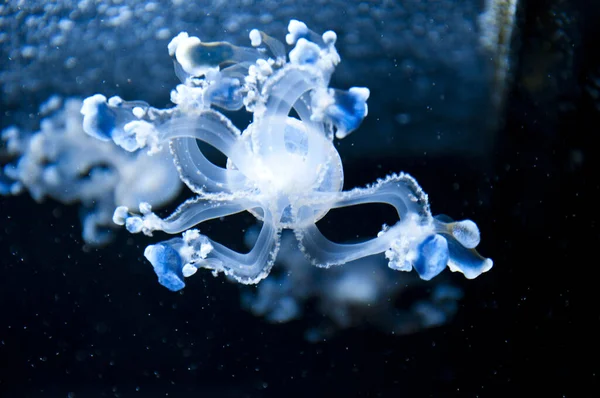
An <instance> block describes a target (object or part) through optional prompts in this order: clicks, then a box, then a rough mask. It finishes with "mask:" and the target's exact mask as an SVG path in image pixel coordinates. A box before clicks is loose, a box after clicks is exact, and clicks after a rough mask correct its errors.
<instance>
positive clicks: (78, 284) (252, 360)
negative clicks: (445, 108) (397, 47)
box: [0, 1, 600, 397]
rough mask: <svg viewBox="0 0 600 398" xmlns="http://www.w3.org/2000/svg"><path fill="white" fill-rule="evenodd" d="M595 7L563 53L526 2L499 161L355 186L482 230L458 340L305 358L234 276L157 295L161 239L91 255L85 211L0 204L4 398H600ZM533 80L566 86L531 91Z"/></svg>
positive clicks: (343, 347)
mask: <svg viewBox="0 0 600 398" xmlns="http://www.w3.org/2000/svg"><path fill="white" fill-rule="evenodd" d="M585 3H586V2H579V3H577V2H574V3H572V4H571V5H570V6H569V7H566V9H568V10H569V12H571V13H572V14H571V15H572V16H575V17H576V18H577V26H578V28H577V29H576V30H573V29H571V30H570V31H563V33H564V34H565V35H566V36H567V39H568V40H566V42H557V41H554V39H553V38H555V37H556V34H557V32H558V31H560V30H561V28H560V26H557V23H556V21H557V19H556V18H553V17H552V16H551V15H549V13H548V12H547V10H548V8H549V6H550V5H551V4H555V5H556V4H559V5H560V4H563V2H560V1H552V2H551V1H542V2H528V3H526V5H525V7H524V9H523V10H522V16H521V18H522V19H521V21H520V25H519V26H520V31H519V33H518V46H517V48H518V50H517V51H516V54H515V60H516V63H515V68H514V81H513V84H512V85H511V88H510V90H509V94H508V97H507V102H506V109H505V112H504V114H505V118H504V124H503V127H502V129H501V131H500V132H499V134H498V136H497V138H496V143H495V145H494V150H493V152H492V153H491V154H490V155H489V159H488V160H489V162H487V163H485V164H482V162H480V161H475V160H472V159H468V158H467V159H465V158H462V159H457V158H450V157H449V158H439V157H436V158H429V157H427V156H426V155H425V156H422V157H419V158H401V159H399V158H384V159H378V160H377V162H370V163H369V162H366V163H365V162H362V163H358V162H350V163H346V164H345V175H346V187H353V186H357V185H364V184H365V183H368V182H371V181H373V180H374V179H375V178H377V177H382V176H384V175H385V174H388V173H390V172H393V171H399V170H404V171H407V172H410V173H411V174H412V175H414V176H415V177H416V178H417V180H418V181H419V182H420V184H421V185H422V186H423V187H424V188H425V190H426V191H427V192H428V194H429V196H430V198H431V202H432V203H431V204H432V209H434V211H435V212H436V213H446V214H451V215H452V216H454V217H455V218H471V219H473V220H475V221H476V222H477V224H478V225H479V228H480V230H481V232H482V244H481V246H480V252H481V253H483V254H484V255H486V256H489V257H491V258H493V259H494V268H493V269H492V270H491V271H490V272H488V273H487V274H484V275H482V276H481V277H479V278H478V279H476V280H473V281H466V280H464V278H462V276H460V275H452V277H453V281H455V282H456V283H457V284H460V286H461V287H462V288H463V289H464V292H465V298H464V299H463V300H462V302H461V308H460V310H459V312H458V315H457V316H456V317H455V318H454V319H453V320H452V321H450V322H449V323H448V324H447V325H444V326H443V327H440V328H436V329H433V330H428V331H423V332H420V333H417V334H415V335H410V336H403V337H394V336H388V335H385V334H382V333H380V332H376V331H373V330H369V329H367V328H355V329H352V330H348V331H343V332H340V333H338V334H337V335H335V336H334V337H333V338H332V339H330V340H328V341H324V342H321V343H316V344H315V343H308V342H306V341H305V340H304V339H303V331H304V330H305V329H306V327H307V324H308V323H309V321H310V320H307V319H304V320H300V321H294V322H290V323H288V324H284V325H271V324H268V323H266V322H265V321H264V320H262V319H260V318H256V317H254V316H252V315H251V314H249V313H247V312H245V311H243V310H242V309H241V308H240V305H239V290H238V288H237V287H236V286H235V285H233V284H231V283H228V282H226V281H225V280H224V279H223V278H222V277H219V278H213V277H212V276H211V274H210V273H208V272H204V273H201V272H199V273H198V274H197V275H196V276H195V277H194V278H192V279H190V283H189V284H188V287H187V288H186V289H185V290H184V291H183V292H181V293H176V294H174V293H171V292H169V291H167V290H166V289H164V288H162V287H161V286H159V285H158V283H157V282H156V280H155V276H154V274H153V273H152V272H151V270H150V266H149V265H148V264H147V263H146V262H145V260H144V259H143V257H142V253H143V247H144V246H145V245H146V244H148V243H149V242H150V241H151V240H150V239H148V240H146V239H144V238H140V237H132V236H130V235H128V234H127V233H126V232H124V231H121V232H119V235H118V238H117V241H116V242H115V243H113V244H112V245H110V246H108V247H106V248H102V249H91V250H85V249H82V247H83V243H82V241H81V238H80V229H79V218H78V214H77V209H76V208H75V207H66V206H62V205H59V204H57V203H54V202H51V201H49V202H45V203H44V204H42V205H37V204H35V203H34V202H33V201H32V200H31V199H30V198H29V197H28V196H26V195H24V196H21V197H13V198H2V199H1V200H0V215H1V217H2V224H1V225H0V227H1V228H0V294H1V297H0V316H1V319H0V396H6V397H21V396H27V397H67V396H68V397H113V396H118V397H135V396H139V397H155V396H156V397H158V396H161V397H164V396H171V397H280V396H293V397H295V396H307V395H311V396H333V397H338V396H340V397H355V396H356V397H367V396H368V397H371V396H372V397H392V396H394V397H397V396H405V397H454V396H456V397H525V396H540V397H597V396H600V388H599V386H598V372H599V371H600V369H599V368H600V366H599V365H598V362H597V357H598V354H599V353H600V350H599V345H598V343H597V338H598V335H599V334H598V333H599V332H600V328H598V321H599V316H600V311H599V310H598V307H597V303H598V296H597V291H598V288H597V284H596V283H595V280H594V274H595V273H596V272H597V271H596V269H597V268H598V265H599V260H598V255H597V248H598V247H600V239H599V234H598V217H597V209H596V205H597V203H598V197H599V196H598V190H599V189H600V186H599V183H598V177H597V174H596V173H595V171H596V170H598V168H597V163H598V161H597V156H596V153H595V152H596V150H597V146H595V145H592V142H593V141H595V140H596V139H595V137H596V135H597V134H598V121H599V120H600V118H599V117H598V116H599V111H598V105H599V102H598V101H597V100H596V99H595V98H594V92H595V91H594V90H595V89H594V87H596V85H595V83H594V79H599V78H600V74H599V73H600V72H599V71H600V60H599V58H598V51H597V43H598V39H599V38H600V32H599V29H598V24H597V21H598V20H599V19H598V17H600V13H599V12H598V7H597V6H596V7H591V6H589V5H588V4H585ZM590 3H591V2H590ZM563 5H564V4H563ZM554 17H556V16H554ZM569 40H570V41H569ZM557 43H558V44H557ZM569 43H570V44H569ZM569 48H570V49H571V52H570V53H569V51H570V50H569ZM567 53H569V54H571V56H570V58H571V60H572V62H570V63H569V62H565V59H566V58H569V56H568V54H567ZM536 73H537V74H539V73H543V74H544V75H546V76H548V79H550V80H552V81H553V82H554V83H553V84H547V85H543V86H541V87H540V86H535V85H534V84H532V75H535V74H536ZM356 134H360V131H359V132H358V133H356ZM340 151H341V153H342V155H343V148H342V149H341V150H340ZM456 184H458V185H456ZM457 187H458V188H457ZM222 228H223V229H224V230H222V231H220V232H219V233H223V234H226V233H228V231H227V230H226V229H227V227H225V226H223V227H222ZM68 394H71V395H68Z"/></svg>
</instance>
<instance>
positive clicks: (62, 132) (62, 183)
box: [0, 96, 182, 246]
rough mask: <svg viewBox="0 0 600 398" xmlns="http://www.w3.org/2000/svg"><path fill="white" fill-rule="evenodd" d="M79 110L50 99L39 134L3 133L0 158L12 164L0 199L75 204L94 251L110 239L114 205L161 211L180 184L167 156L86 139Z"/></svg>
mask: <svg viewBox="0 0 600 398" xmlns="http://www.w3.org/2000/svg"><path fill="white" fill-rule="evenodd" d="M63 102H64V104H63ZM81 106H82V101H81V99H76V98H69V99H67V100H65V101H63V100H62V99H61V98H60V97H58V96H54V97H51V98H50V99H49V100H48V101H46V102H45V103H44V104H43V105H42V106H41V107H40V114H42V115H44V116H45V118H44V119H43V120H42V121H41V123H40V130H39V131H36V132H33V133H31V132H27V131H24V130H22V129H19V128H17V127H15V126H12V127H9V128H7V129H5V130H4V131H2V133H1V138H2V142H3V143H4V149H3V151H2V152H3V153H2V155H3V156H4V157H6V158H8V159H11V160H12V161H10V162H9V163H8V164H5V165H4V166H3V167H0V194H3V195H17V194H20V193H22V192H24V191H27V192H29V194H30V195H31V196H32V197H33V199H35V200H36V201H38V202H40V201H42V200H44V199H45V198H51V199H54V200H57V201H59V202H61V203H64V204H75V203H78V204H80V205H81V207H82V208H83V211H82V224H83V228H82V229H83V232H82V234H83V239H84V241H85V242H86V243H87V244H90V245H95V246H98V245H102V244H105V243H107V242H108V241H109V240H110V238H111V236H112V234H111V230H112V229H114V228H115V224H114V223H113V222H112V215H113V212H114V209H115V207H116V206H121V205H122V206H135V205H137V204H138V203H139V202H140V201H143V202H149V203H152V204H153V205H154V206H157V207H158V206H162V205H163V204H166V203H168V202H169V201H171V200H172V199H173V198H174V197H175V196H177V194H178V193H179V191H180V188H181V185H182V184H181V182H180V180H179V178H178V176H177V172H176V169H175V167H174V166H173V164H172V160H171V156H170V155H169V154H168V152H167V151H163V152H162V153H160V154H157V155H155V156H149V155H148V154H146V153H145V152H138V153H129V152H127V151H124V150H123V149H121V148H119V147H117V146H115V145H112V144H110V143H104V142H99V141H98V140H95V139H93V138H92V137H90V136H88V135H87V134H85V133H84V132H83V128H82V122H83V118H82V116H81V113H80V110H81ZM148 170H152V173H147V171H148Z"/></svg>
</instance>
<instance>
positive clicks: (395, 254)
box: [82, 20, 492, 291]
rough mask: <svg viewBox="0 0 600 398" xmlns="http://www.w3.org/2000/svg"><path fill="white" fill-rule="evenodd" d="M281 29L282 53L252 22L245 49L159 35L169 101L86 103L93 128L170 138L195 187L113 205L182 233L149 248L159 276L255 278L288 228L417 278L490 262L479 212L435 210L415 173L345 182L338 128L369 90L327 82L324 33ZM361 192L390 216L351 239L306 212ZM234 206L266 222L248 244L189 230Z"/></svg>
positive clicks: (344, 254) (322, 251)
mask: <svg viewBox="0 0 600 398" xmlns="http://www.w3.org/2000/svg"><path fill="white" fill-rule="evenodd" d="M288 31H289V33H288V34H287V35H286V43H287V45H288V46H290V47H291V50H290V51H289V54H287V55H286V53H285V46H284V45H283V44H282V43H281V42H279V41H277V40H276V39H274V38H272V37H270V36H268V35H266V34H265V33H263V32H260V31H258V30H256V29H253V30H252V31H251V32H250V35H249V36H250V42H251V47H237V46H234V45H232V44H230V43H227V42H214V43H205V42H202V41H201V40H200V39H199V38H197V37H190V36H189V35H188V34H187V33H185V32H184V33H180V34H179V35H178V36H176V37H175V38H174V39H173V40H172V41H171V42H170V44H169V46H168V50H169V54H170V55H171V57H172V58H173V60H174V64H175V72H176V74H177V76H178V77H179V79H180V80H181V84H180V85H178V86H177V87H176V88H175V89H174V90H173V91H172V92H171V100H172V102H173V103H174V106H173V107H171V108H168V109H157V108H153V107H151V106H149V105H148V104H146V103H144V102H139V101H136V102H128V101H124V100H122V99H121V98H119V97H112V98H110V99H106V97H104V96H102V95H100V94H97V95H94V96H92V97H89V98H87V99H86V100H85V101H84V104H83V107H82V113H83V115H84V122H83V124H84V130H85V131H86V132H87V133H88V134H89V135H91V136H94V137H96V138H98V139H101V140H104V141H109V140H112V141H113V142H114V143H115V144H117V145H119V146H121V147H122V148H124V149H126V150H128V151H139V150H145V151H148V153H150V154H152V153H155V152H158V151H160V150H161V149H162V148H163V147H164V146H165V145H168V146H169V147H170V150H171V154H172V156H173V159H174V163H175V165H176V167H177V170H178V173H179V176H180V178H181V180H182V181H183V182H184V183H185V184H186V185H187V186H188V187H189V189H190V190H191V191H192V192H194V193H195V194H196V195H197V196H196V197H194V198H192V199H189V200H187V201H186V202H184V203H183V204H182V205H180V206H179V208H178V209H177V210H176V211H175V212H174V213H173V214H171V215H170V216H168V217H166V218H160V217H159V216H158V215H156V214H155V213H154V212H152V208H151V206H150V205H149V204H148V203H140V205H139V212H132V211H131V210H130V209H129V208H127V207H123V206H121V207H118V208H117V209H116V211H115V213H114V217H113V220H114V222H115V223H117V224H119V225H124V226H125V227H126V228H127V230H128V231H130V232H132V233H139V232H143V233H144V234H146V235H152V233H153V232H155V231H163V232H166V233H168V234H182V235H181V237H176V238H173V239H170V240H167V241H164V242H160V243H157V244H154V245H151V246H148V247H147V248H146V250H145V253H144V254H145V257H146V258H147V259H148V260H149V261H150V263H152V265H153V267H154V270H155V272H156V274H157V275H158V279H159V282H160V283H161V284H162V285H164V286H165V287H167V288H168V289H170V290H173V291H177V290H180V289H182V288H183V287H184V286H185V278H187V277H189V276H191V275H193V274H194V273H195V272H196V271H197V269H199V268H204V269H209V270H212V271H213V272H214V273H220V272H222V273H224V274H226V275H227V276H228V277H230V278H232V279H234V280H236V281H238V282H240V283H244V284H255V283H258V282H259V281H261V280H262V279H264V278H266V277H267V276H268V274H269V272H270V270H271V267H272V265H273V263H274V261H275V258H276V256H277V252H278V249H279V244H280V238H281V232H282V230H286V229H287V230H292V231H293V232H294V234H295V237H296V239H297V241H298V249H299V250H301V251H302V253H303V254H304V255H305V256H306V257H307V259H309V261H310V263H312V264H313V265H315V266H318V267H323V268H328V267H331V266H335V265H342V264H345V263H347V262H350V261H353V260H358V259H361V258H364V257H367V256H372V255H377V254H380V255H383V256H385V258H386V259H387V260H388V262H389V263H388V264H389V267H390V268H392V269H394V270H399V271H411V270H412V269H413V268H414V269H415V270H416V272H417V273H418V274H419V276H420V277H421V278H422V279H425V280H429V279H431V278H433V277H435V276H436V275H437V274H439V273H440V272H441V271H442V270H443V269H444V268H446V267H447V266H448V267H449V268H450V269H451V270H452V271H459V272H462V273H463V274H464V275H465V276H466V277H467V278H475V277H476V276H478V275H480V274H481V273H482V272H485V271H487V270H489V269H490V268H491V267H492V261H491V260H490V259H486V258H483V257H481V256H480V255H479V254H478V253H477V251H476V250H475V247H476V246H477V245H478V243H479V230H478V228H477V226H476V225H475V223H474V222H472V221H470V220H466V221H459V222H453V221H450V220H448V219H445V218H434V217H433V216H432V215H431V212H430V210H429V203H428V200H427V195H426V194H425V193H424V192H423V190H422V189H421V187H420V186H419V185H418V184H417V182H416V181H415V179H414V178H412V177H411V176H409V175H407V174H404V173H401V174H394V175H391V176H388V177H386V178H384V179H381V180H379V181H377V182H376V183H374V184H373V185H371V186H367V187H365V188H355V189H352V190H349V191H343V190H342V186H343V170H342V162H341V159H340V156H339V154H338V152H337V150H336V148H335V146H334V139H336V138H337V139H341V138H344V137H346V136H347V135H348V134H350V133H352V132H353V131H354V130H356V129H357V128H358V127H359V125H360V123H361V122H362V120H363V119H364V117H365V116H367V112H368V108H367V103H366V102H367V99H368V97H369V90H368V89H367V88H364V87H352V88H350V89H349V90H347V91H344V90H338V89H333V88H330V87H329V81H330V78H331V75H332V73H333V72H334V69H335V67H336V65H337V64H338V63H339V62H340V57H339V55H338V53H337V51H336V48H335V43H336V40H337V36H336V34H335V33H334V32H332V31H328V32H325V33H324V34H322V35H319V34H317V33H315V32H313V31H311V30H310V29H308V27H307V26H306V25H305V24H304V23H302V22H300V21H296V20H292V21H291V22H290V23H289V26H288ZM242 108H244V109H245V110H246V111H248V112H250V113H251V114H252V121H251V123H250V124H249V125H248V126H247V127H246V129H245V130H244V131H240V130H239V129H238V128H237V127H235V126H234V125H233V123H232V122H231V121H230V120H229V119H228V118H227V117H226V116H225V115H224V114H223V113H221V112H220V111H219V110H218V109H224V110H227V111H238V110H241V109H242ZM197 141H202V142H204V143H205V144H208V145H210V146H212V147H214V148H216V149H217V150H218V151H220V152H221V153H223V154H224V155H225V156H226V157H227V163H226V166H225V167H220V166H217V165H216V164H214V163H212V162H211V161H210V160H209V159H208V158H207V157H206V156H205V155H204V154H203V153H202V151H201V150H200V149H199V147H198V145H197ZM148 172H151V171H148ZM366 203H387V204H390V205H391V206H393V207H394V208H395V209H396V211H397V214H398V221H397V222H396V223H395V224H394V225H391V226H384V228H383V230H382V231H381V232H380V233H379V234H378V236H377V237H374V238H372V239H370V240H367V241H364V242H360V243H353V244H338V243H334V242H331V241H330V240H328V239H327V238H326V237H325V236H323V235H322V234H321V232H320V231H319V229H318V227H317V225H316V223H317V222H318V221H319V220H320V219H321V218H322V217H323V216H325V214H327V212H328V211H329V210H331V209H336V208H341V207H347V206H355V205H360V204H366ZM244 211H247V212H250V213H251V214H252V215H254V216H255V217H256V219H257V220H258V221H260V222H261V223H262V227H261V230H260V232H259V233H258V236H257V238H256V242H255V244H254V246H253V248H252V249H251V250H250V251H249V252H248V253H244V254H242V253H238V252H236V251H234V250H231V249H229V248H228V247H226V246H224V245H223V244H221V243H217V242H215V241H213V240H212V239H210V238H209V237H208V236H205V235H203V234H201V233H200V230H199V229H198V225H201V224H202V223H203V222H205V221H207V220H211V219H216V218H223V217H227V216H229V215H232V214H236V213H240V212H244Z"/></svg>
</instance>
